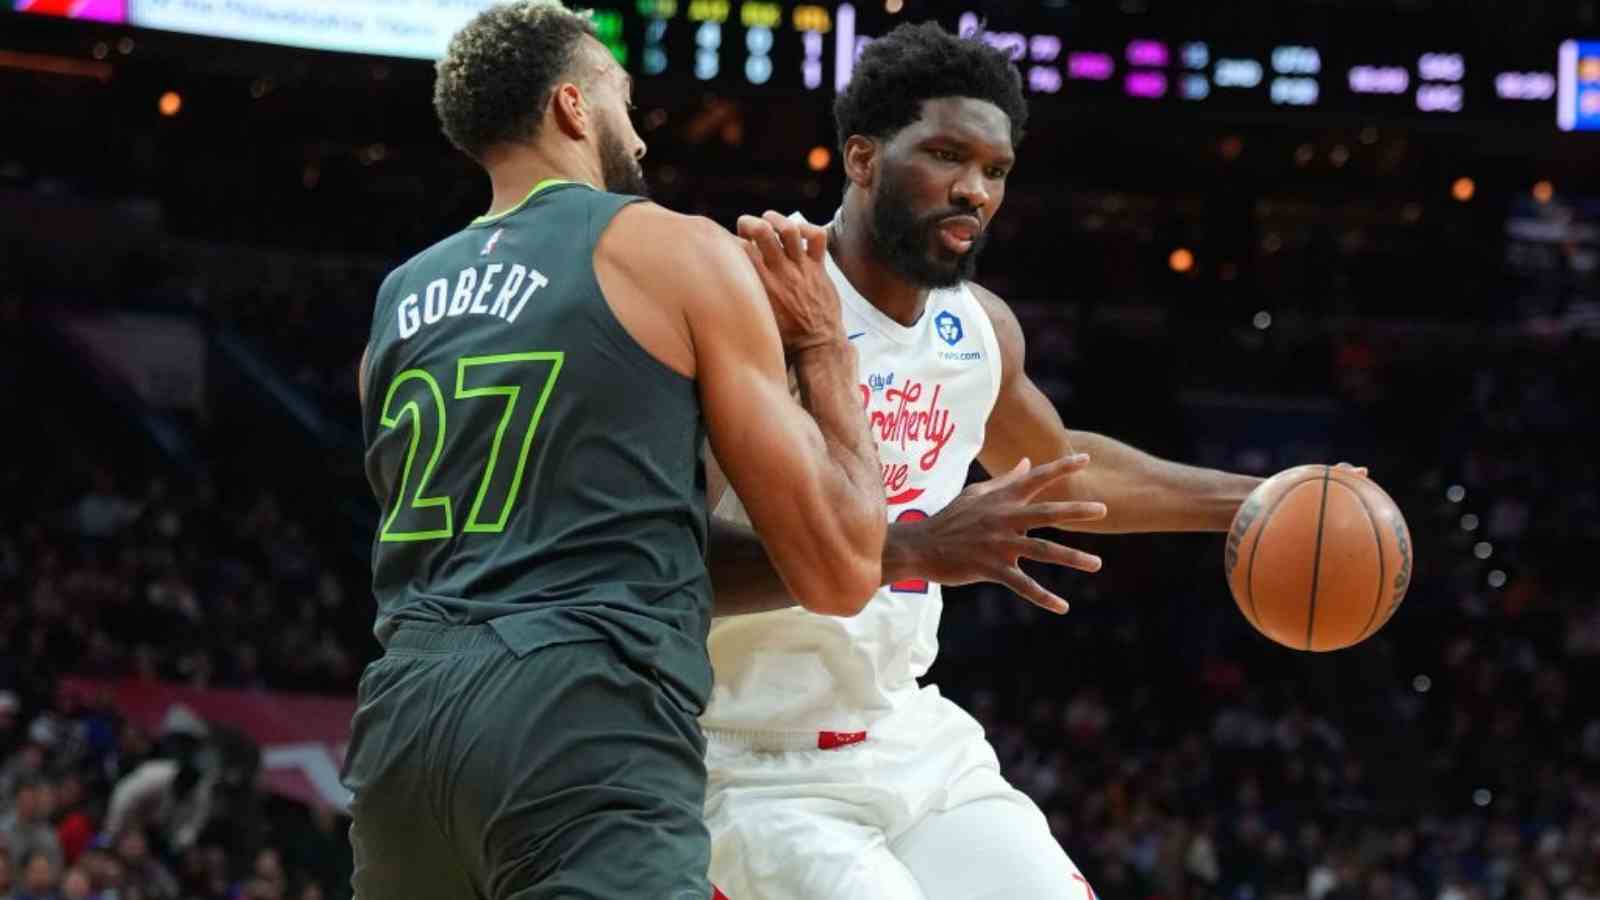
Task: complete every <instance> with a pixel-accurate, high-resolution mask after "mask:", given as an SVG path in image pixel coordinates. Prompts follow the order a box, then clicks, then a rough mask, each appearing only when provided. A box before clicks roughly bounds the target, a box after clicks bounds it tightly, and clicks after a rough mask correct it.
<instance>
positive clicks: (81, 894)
mask: <svg viewBox="0 0 1600 900" xmlns="http://www.w3.org/2000/svg"><path fill="white" fill-rule="evenodd" d="M61 900H96V896H95V893H94V885H93V883H91V882H90V880H89V873H88V872H85V871H84V870H82V869H80V868H78V867H76V866H74V867H73V868H70V869H68V870H67V873H66V874H65V875H63V876H61Z"/></svg>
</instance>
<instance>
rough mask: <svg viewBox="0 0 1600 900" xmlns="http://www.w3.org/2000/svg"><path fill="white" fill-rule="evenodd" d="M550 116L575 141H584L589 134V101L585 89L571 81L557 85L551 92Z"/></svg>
mask: <svg viewBox="0 0 1600 900" xmlns="http://www.w3.org/2000/svg"><path fill="white" fill-rule="evenodd" d="M550 115H551V116H552V117H553V118H554V119H555V121H556V127H557V128H560V129H561V131H562V133H564V134H566V135H567V136H568V137H570V138H573V139H574V140H583V139H584V138H585V137H587V136H588V134H589V129H590V127H591V124H592V123H591V122H590V119H589V101H588V99H587V98H586V97H584V96H583V89H582V88H580V87H578V86H577V85H576V84H573V83H572V82H570V81H564V82H562V83H560V84H558V85H556V89H555V90H553V91H551V92H550Z"/></svg>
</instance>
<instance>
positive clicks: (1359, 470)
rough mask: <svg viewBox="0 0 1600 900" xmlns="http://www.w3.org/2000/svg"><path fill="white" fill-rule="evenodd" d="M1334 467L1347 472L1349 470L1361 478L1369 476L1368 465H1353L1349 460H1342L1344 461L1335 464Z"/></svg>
mask: <svg viewBox="0 0 1600 900" xmlns="http://www.w3.org/2000/svg"><path fill="white" fill-rule="evenodd" d="M1334 468H1335V469H1340V470H1343V471H1345V472H1349V473H1351V474H1352V475H1355V476H1357V477H1359V478H1365V477H1367V467H1366V466H1352V465H1350V464H1349V463H1347V462H1342V463H1339V464H1338V465H1336V466H1334Z"/></svg>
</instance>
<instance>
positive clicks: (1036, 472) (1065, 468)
mask: <svg viewBox="0 0 1600 900" xmlns="http://www.w3.org/2000/svg"><path fill="white" fill-rule="evenodd" d="M1088 464H1089V454H1087V453H1069V454H1067V455H1066V456H1061V457H1057V458H1056V459H1052V460H1050V461H1049V462H1047V463H1045V464H1044V465H1042V466H1034V467H1033V471H1031V472H1029V473H1028V474H1027V477H1025V478H1022V479H1020V480H1019V481H1018V482H1017V486H1016V487H1017V491H1018V492H1019V493H1020V494H1021V495H1022V496H1023V497H1025V498H1027V497H1032V496H1033V495H1034V494H1037V493H1039V492H1040V491H1042V490H1044V489H1045V488H1047V487H1049V486H1051V485H1052V484H1055V483H1056V482H1058V481H1060V480H1061V479H1063V478H1065V477H1067V476H1068V475H1071V474H1072V473H1074V472H1081V471H1083V468H1084V466H1087V465H1088Z"/></svg>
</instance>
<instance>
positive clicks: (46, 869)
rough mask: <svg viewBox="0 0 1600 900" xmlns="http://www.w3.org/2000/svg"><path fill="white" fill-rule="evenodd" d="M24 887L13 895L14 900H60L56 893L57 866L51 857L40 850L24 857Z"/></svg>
mask: <svg viewBox="0 0 1600 900" xmlns="http://www.w3.org/2000/svg"><path fill="white" fill-rule="evenodd" d="M23 860H24V862H23V866H22V887H21V888H20V889H19V890H18V891H17V892H16V893H14V894H12V895H11V898H12V900H60V897H61V895H60V894H57V893H56V866H55V863H53V862H51V860H50V857H49V855H47V854H46V853H44V852H43V851H40V850H35V851H34V852H32V853H30V854H28V855H27V856H25V857H23Z"/></svg>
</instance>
